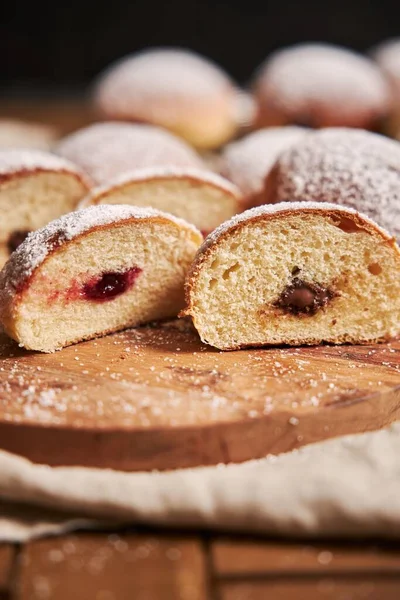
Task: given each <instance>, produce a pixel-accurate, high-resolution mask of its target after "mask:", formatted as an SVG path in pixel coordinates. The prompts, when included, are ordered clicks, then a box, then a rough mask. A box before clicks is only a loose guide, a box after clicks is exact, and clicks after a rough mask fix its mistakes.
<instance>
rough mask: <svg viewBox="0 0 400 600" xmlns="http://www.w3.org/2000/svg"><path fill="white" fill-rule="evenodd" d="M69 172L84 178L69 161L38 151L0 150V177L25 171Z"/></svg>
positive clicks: (77, 168)
mask: <svg viewBox="0 0 400 600" xmlns="http://www.w3.org/2000/svg"><path fill="white" fill-rule="evenodd" d="M37 170H43V171H70V172H71V173H74V174H76V175H79V177H81V178H84V177H85V176H84V174H83V173H82V171H81V170H80V169H79V167H77V166H76V165H74V164H73V163H72V162H70V161H69V160H65V159H64V158H60V157H59V156H54V154H50V153H47V152H42V151H40V150H28V149H9V150H6V149H4V150H0V176H1V175H9V174H11V173H18V172H20V171H21V172H26V171H32V172H33V171H37Z"/></svg>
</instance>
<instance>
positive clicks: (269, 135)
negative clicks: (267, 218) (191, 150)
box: [221, 127, 308, 194]
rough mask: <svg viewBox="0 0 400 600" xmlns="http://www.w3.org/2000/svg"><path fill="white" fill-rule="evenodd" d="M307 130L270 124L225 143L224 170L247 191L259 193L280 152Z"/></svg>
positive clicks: (223, 171) (244, 191)
mask: <svg viewBox="0 0 400 600" xmlns="http://www.w3.org/2000/svg"><path fill="white" fill-rule="evenodd" d="M307 132H308V130H307V129H305V128H303V127H269V128H266V129H261V130H259V131H255V132H254V133H251V134H250V135H248V136H246V137H245V138H243V139H241V140H239V141H238V142H233V143H231V144H228V146H226V148H225V150H224V151H223V154H222V168H221V173H222V175H225V176H226V177H227V178H228V179H230V180H231V181H232V182H233V183H235V184H236V185H237V186H238V187H239V188H240V189H241V190H242V192H243V193H244V194H252V193H255V192H259V191H261V189H262V185H263V181H264V178H265V176H266V175H267V173H268V172H269V170H270V169H271V167H272V166H273V164H274V162H275V160H276V159H277V157H278V156H279V154H280V153H281V152H283V151H284V150H286V149H287V148H289V147H290V146H292V145H293V144H294V143H296V142H297V141H299V140H300V139H301V138H302V137H303V136H304V134H305V133H307Z"/></svg>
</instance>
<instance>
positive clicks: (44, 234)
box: [0, 204, 201, 304]
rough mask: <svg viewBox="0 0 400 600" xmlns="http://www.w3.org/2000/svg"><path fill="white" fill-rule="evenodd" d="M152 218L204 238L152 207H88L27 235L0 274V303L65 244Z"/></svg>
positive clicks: (194, 228)
mask: <svg viewBox="0 0 400 600" xmlns="http://www.w3.org/2000/svg"><path fill="white" fill-rule="evenodd" d="M152 217H163V218H165V219H167V220H168V221H172V222H174V223H177V224H178V225H179V226H180V227H183V228H185V229H190V230H192V231H193V232H194V233H196V234H198V235H199V237H201V234H200V232H199V231H198V230H197V229H196V227H194V225H191V224H189V223H187V222H186V221H184V220H183V219H179V218H177V217H174V216H173V215H170V214H167V213H163V212H161V211H159V210H155V209H153V208H142V207H138V206H129V205H120V204H114V205H107V204H103V205H98V206H89V207H88V208H84V209H82V210H78V211H76V212H72V213H69V214H67V215H64V216H62V217H60V218H59V219H56V220H54V221H52V222H51V223H49V224H48V225H46V226H45V227H42V228H41V229H38V230H37V231H34V232H32V233H30V234H29V235H28V237H27V238H26V240H25V241H24V242H23V243H22V244H21V245H20V246H19V247H18V248H17V250H16V251H15V252H14V253H13V254H12V255H11V257H10V259H9V261H8V262H7V263H6V265H5V266H4V268H3V270H2V271H1V272H0V304H2V303H3V302H4V301H5V300H6V298H9V296H10V294H11V295H13V294H14V293H15V290H17V289H18V288H19V287H20V286H21V285H22V284H23V282H24V281H25V280H26V279H27V278H28V277H29V276H30V275H31V274H32V272H33V271H34V270H35V269H36V268H37V267H38V266H39V265H40V264H41V263H42V262H43V261H44V259H45V258H46V256H47V255H48V254H49V253H50V252H51V251H52V250H54V249H55V248H57V247H58V246H60V245H62V244H63V243H65V242H67V241H70V240H72V239H74V238H76V237H78V236H80V235H81V234H83V233H85V232H87V231H90V230H91V229H94V228H96V227H100V226H104V225H112V224H115V223H119V222H123V221H124V220H129V219H132V218H133V219H148V218H152Z"/></svg>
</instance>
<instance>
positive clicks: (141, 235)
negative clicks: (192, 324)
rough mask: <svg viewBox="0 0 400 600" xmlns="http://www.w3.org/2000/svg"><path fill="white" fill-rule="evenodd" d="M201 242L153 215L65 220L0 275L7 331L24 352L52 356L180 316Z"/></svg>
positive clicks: (0, 311) (191, 230)
mask: <svg viewBox="0 0 400 600" xmlns="http://www.w3.org/2000/svg"><path fill="white" fill-rule="evenodd" d="M202 239H203V238H202V236H201V234H200V232H199V231H198V230H197V229H196V228H195V227H193V226H192V225H189V224H188V223H186V222H185V221H183V220H180V219H177V218H175V217H173V216H172V215H168V214H166V213H162V212H160V211H156V210H152V209H144V208H138V207H133V206H124V205H116V206H112V205H104V206H91V207H89V208H86V209H82V210H78V211H76V212H74V213H70V214H68V215H65V216H64V217H61V218H60V219H57V220H55V221H52V222H51V223H49V225H47V226H46V227H44V228H43V229H39V230H38V231H36V232H34V233H32V234H30V235H29V236H28V237H27V239H26V240H25V241H24V242H23V243H22V244H21V245H20V246H19V248H18V249H17V250H16V252H14V254H13V255H12V256H11V257H10V260H9V261H8V262H7V264H6V265H5V266H4V268H3V270H2V271H1V272H0V321H1V324H2V325H3V327H4V329H5V331H6V333H8V335H10V337H12V338H13V339H15V340H16V341H17V342H18V343H19V344H20V345H21V346H24V347H25V348H28V349H30V350H39V351H42V352H52V351H54V350H57V349H59V348H62V347H63V346H67V345H69V344H73V343H76V342H79V341H81V340H87V339H90V338H94V337H97V336H100V335H104V334H106V333H109V332H113V331H118V330H121V329H125V328H126V327H133V326H136V325H139V324H141V323H146V322H148V321H153V320H157V319H165V318H167V317H174V316H176V315H177V314H178V312H179V310H180V309H181V308H182V306H183V300H184V293H183V285H184V280H185V275H186V272H187V270H188V268H189V266H190V264H191V262H192V260H193V257H194V255H195V253H196V250H197V248H198V246H199V245H200V243H201V241H202Z"/></svg>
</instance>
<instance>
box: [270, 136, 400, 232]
mask: <svg viewBox="0 0 400 600" xmlns="http://www.w3.org/2000/svg"><path fill="white" fill-rule="evenodd" d="M303 200H306V201H307V200H309V201H314V202H332V203H334V204H341V205H344V206H350V207H352V208H355V209H356V210H358V211H360V212H363V213H365V214H367V215H368V216H369V217H371V218H372V219H374V221H376V222H377V223H378V224H379V225H381V226H382V227H384V228H385V229H387V230H389V231H390V232H391V233H392V234H393V235H396V236H399V235H400V143H399V142H397V141H394V140H390V139H388V138H386V137H384V136H382V135H379V134H376V133H371V132H368V131H361V130H355V129H345V128H331V129H321V130H320V131H314V132H312V133H309V134H308V135H306V136H304V137H303V139H301V140H300V141H299V142H297V144H295V145H294V146H292V148H289V150H286V151H285V152H283V153H282V154H281V155H280V157H279V158H278V159H277V161H276V163H275V166H274V167H273V169H272V170H271V171H270V173H269V175H268V176H267V178H266V181H265V187H264V192H263V194H261V195H260V198H259V201H260V203H263V202H265V203H270V202H285V201H287V202H291V201H299V202H300V201H303Z"/></svg>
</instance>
